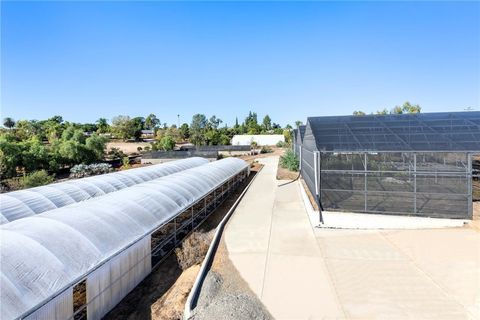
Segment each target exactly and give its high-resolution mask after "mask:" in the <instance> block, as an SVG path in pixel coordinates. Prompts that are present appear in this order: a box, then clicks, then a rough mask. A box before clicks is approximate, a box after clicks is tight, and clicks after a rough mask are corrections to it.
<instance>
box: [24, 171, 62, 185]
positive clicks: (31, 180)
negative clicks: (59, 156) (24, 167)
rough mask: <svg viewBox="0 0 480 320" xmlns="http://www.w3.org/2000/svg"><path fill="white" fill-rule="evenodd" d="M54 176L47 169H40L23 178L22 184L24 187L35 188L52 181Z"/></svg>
mask: <svg viewBox="0 0 480 320" xmlns="http://www.w3.org/2000/svg"><path fill="white" fill-rule="evenodd" d="M53 180H54V177H53V176H51V175H49V174H48V173H47V171H45V170H39V171H35V172H32V173H29V174H27V175H26V176H25V177H23V178H22V179H21V185H22V187H23V188H33V187H39V186H43V185H45V184H49V183H52V182H53Z"/></svg>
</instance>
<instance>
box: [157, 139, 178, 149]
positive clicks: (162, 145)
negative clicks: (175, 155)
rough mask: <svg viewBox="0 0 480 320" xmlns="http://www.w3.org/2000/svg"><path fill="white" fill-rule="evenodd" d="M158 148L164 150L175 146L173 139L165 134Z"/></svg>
mask: <svg viewBox="0 0 480 320" xmlns="http://www.w3.org/2000/svg"><path fill="white" fill-rule="evenodd" d="M160 148H161V149H162V150H165V151H170V150H173V148H175V140H173V138H172V137H170V136H165V137H163V138H162V139H161V140H160Z"/></svg>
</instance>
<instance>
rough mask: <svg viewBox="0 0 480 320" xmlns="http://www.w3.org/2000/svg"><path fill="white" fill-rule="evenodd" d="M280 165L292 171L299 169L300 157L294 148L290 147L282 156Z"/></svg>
mask: <svg viewBox="0 0 480 320" xmlns="http://www.w3.org/2000/svg"><path fill="white" fill-rule="evenodd" d="M280 166H282V168H285V169H288V170H290V171H298V166H299V162H298V158H297V157H296V156H295V153H293V150H291V149H288V150H287V151H286V152H285V153H284V154H283V155H282V156H281V157H280Z"/></svg>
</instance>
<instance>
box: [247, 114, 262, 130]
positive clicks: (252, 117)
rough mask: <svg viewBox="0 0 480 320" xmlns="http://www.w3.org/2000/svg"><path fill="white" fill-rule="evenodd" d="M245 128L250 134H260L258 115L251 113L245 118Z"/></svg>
mask: <svg viewBox="0 0 480 320" xmlns="http://www.w3.org/2000/svg"><path fill="white" fill-rule="evenodd" d="M245 126H246V130H247V133H248V134H258V133H259V132H260V130H261V128H260V126H259V125H258V121H257V114H256V113H255V112H252V111H250V112H249V113H248V116H247V117H246V118H245Z"/></svg>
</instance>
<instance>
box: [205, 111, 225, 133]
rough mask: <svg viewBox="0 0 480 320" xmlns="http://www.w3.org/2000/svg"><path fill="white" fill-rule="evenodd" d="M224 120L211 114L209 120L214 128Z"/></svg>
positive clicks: (209, 124) (209, 123)
mask: <svg viewBox="0 0 480 320" xmlns="http://www.w3.org/2000/svg"><path fill="white" fill-rule="evenodd" d="M222 122H223V121H222V120H221V119H219V118H217V117H216V116H215V115H213V116H211V117H210V119H209V121H208V126H209V127H210V128H212V129H214V130H217V129H218V126H219V125H220V124H221V123H222Z"/></svg>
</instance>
